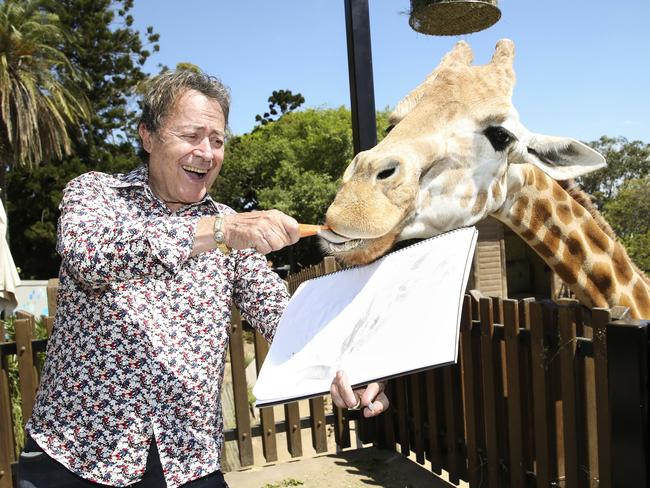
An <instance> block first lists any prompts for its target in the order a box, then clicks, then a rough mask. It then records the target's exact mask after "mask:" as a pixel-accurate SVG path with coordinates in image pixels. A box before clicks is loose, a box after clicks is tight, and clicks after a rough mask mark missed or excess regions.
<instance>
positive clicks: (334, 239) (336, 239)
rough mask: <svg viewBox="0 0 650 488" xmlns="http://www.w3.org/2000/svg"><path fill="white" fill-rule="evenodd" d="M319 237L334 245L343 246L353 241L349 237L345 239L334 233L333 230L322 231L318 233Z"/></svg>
mask: <svg viewBox="0 0 650 488" xmlns="http://www.w3.org/2000/svg"><path fill="white" fill-rule="evenodd" d="M318 236H319V237H322V238H323V239H325V240H326V241H328V242H331V243H334V244H343V243H344V242H348V241H351V240H352V239H350V238H349V237H344V236H342V235H340V234H337V233H335V232H332V231H331V230H321V231H320V232H318Z"/></svg>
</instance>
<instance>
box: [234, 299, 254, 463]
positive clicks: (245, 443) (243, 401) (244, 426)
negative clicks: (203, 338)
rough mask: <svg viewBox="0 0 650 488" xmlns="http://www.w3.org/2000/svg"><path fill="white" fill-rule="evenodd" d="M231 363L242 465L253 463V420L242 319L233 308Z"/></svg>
mask: <svg viewBox="0 0 650 488" xmlns="http://www.w3.org/2000/svg"><path fill="white" fill-rule="evenodd" d="M230 365H231V368H232V388H233V396H234V399H235V419H236V422H237V447H238V448H239V461H240V463H241V465H242V466H250V465H251V464H253V443H252V441H251V421H250V413H249V412H248V389H247V386H246V371H245V367H244V341H243V336H242V319H241V314H240V313H239V310H237V309H236V308H235V307H233V308H232V319H231V331H230Z"/></svg>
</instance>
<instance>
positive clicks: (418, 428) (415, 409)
mask: <svg viewBox="0 0 650 488" xmlns="http://www.w3.org/2000/svg"><path fill="white" fill-rule="evenodd" d="M420 380H421V376H420V375H419V374H411V375H409V376H407V381H408V386H409V405H410V406H411V416H412V417H411V418H412V419H413V424H412V425H413V430H412V432H411V434H412V435H411V440H412V446H411V447H412V449H413V451H414V452H415V460H416V461H417V462H418V463H419V464H424V440H423V433H422V424H424V422H423V418H422V388H421V387H420Z"/></svg>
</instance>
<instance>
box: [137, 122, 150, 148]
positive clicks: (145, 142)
mask: <svg viewBox="0 0 650 488" xmlns="http://www.w3.org/2000/svg"><path fill="white" fill-rule="evenodd" d="M138 133H139V134H140V139H141V140H142V149H144V150H145V151H147V152H148V153H150V152H151V132H149V131H148V130H147V128H146V127H145V126H144V124H140V125H139V126H138Z"/></svg>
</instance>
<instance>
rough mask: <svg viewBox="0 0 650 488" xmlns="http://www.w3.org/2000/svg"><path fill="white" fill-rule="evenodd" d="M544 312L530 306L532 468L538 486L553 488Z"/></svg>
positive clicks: (552, 417) (551, 412)
mask: <svg viewBox="0 0 650 488" xmlns="http://www.w3.org/2000/svg"><path fill="white" fill-rule="evenodd" d="M545 322H546V320H545V317H544V309H543V307H542V305H541V304H540V303H531V304H530V340H531V355H532V361H531V363H532V379H533V429H534V432H535V466H536V470H535V471H536V473H535V474H536V478H537V486H538V487H539V488H550V487H552V486H555V483H554V480H555V476H556V472H555V471H554V469H553V463H552V458H554V456H553V447H552V446H553V445H554V443H555V441H554V438H555V437H554V435H553V434H554V432H555V408H554V405H553V399H552V395H551V381H550V371H549V367H548V361H549V358H548V354H547V344H546V336H545Z"/></svg>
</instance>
